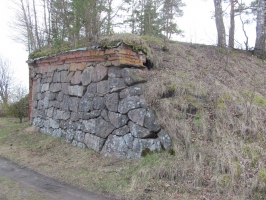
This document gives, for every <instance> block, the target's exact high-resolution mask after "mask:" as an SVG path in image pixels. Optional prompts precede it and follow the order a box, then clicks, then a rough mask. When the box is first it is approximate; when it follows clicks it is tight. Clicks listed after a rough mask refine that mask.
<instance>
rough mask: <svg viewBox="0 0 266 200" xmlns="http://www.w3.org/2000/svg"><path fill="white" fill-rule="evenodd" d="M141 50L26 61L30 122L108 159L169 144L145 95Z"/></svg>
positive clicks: (97, 51)
mask: <svg viewBox="0 0 266 200" xmlns="http://www.w3.org/2000/svg"><path fill="white" fill-rule="evenodd" d="M145 62H146V56H145V54H143V52H142V51H139V52H134V51H133V50H132V48H131V47H130V46H127V45H125V44H120V45H119V46H117V47H115V48H109V49H102V48H97V49H86V48H85V49H78V50H75V51H69V52H65V53H62V54H58V55H52V56H48V57H43V58H39V59H35V60H31V61H29V62H28V63H29V68H30V120H31V123H32V124H33V125H34V126H36V127H37V128H38V130H39V131H40V132H42V133H45V134H49V135H52V136H56V137H62V138H64V139H65V140H66V141H67V142H69V143H72V144H73V145H75V146H78V147H82V148H85V147H88V148H92V149H94V150H95V151H97V152H101V153H102V154H103V155H106V156H116V157H120V158H129V157H140V156H141V152H142V150H144V149H146V148H149V149H150V150H155V149H157V150H161V149H168V148H170V146H171V140H170V138H169V136H168V134H167V133H166V132H165V131H164V130H163V129H161V127H160V126H159V125H158V124H157V122H156V119H155V115H154V112H153V111H152V110H150V109H149V108H148V106H147V105H146V103H145V99H144V97H143V89H144V87H145V84H144V83H145V81H146V76H147V73H148V70H147V68H146V67H145V66H144V64H145Z"/></svg>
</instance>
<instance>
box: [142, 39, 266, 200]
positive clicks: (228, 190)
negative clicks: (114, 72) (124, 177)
mask: <svg viewBox="0 0 266 200" xmlns="http://www.w3.org/2000/svg"><path fill="white" fill-rule="evenodd" d="M154 53H156V55H157V60H156V62H157V65H158V68H157V69H156V70H153V71H152V75H151V78H150V81H149V83H148V87H147V88H148V89H147V91H146V93H145V94H146V97H147V99H148V100H149V103H150V106H151V107H153V109H155V110H156V111H157V112H156V113H157V116H158V118H159V121H160V123H161V124H162V125H163V126H164V127H165V128H166V129H167V130H168V132H169V134H170V135H171V137H172V138H173V139H174V140H175V142H174V149H175V151H176V158H175V159H172V160H171V161H170V163H171V164H170V166H171V167H169V168H167V167H163V168H161V169H160V168H157V169H155V170H153V171H149V173H150V174H153V175H154V176H156V177H158V178H160V177H162V178H165V179H167V180H173V181H176V182H178V183H180V185H182V187H183V188H184V189H185V190H187V189H188V188H190V189H192V190H197V188H205V189H208V190H210V191H212V192H218V193H219V194H222V195H223V196H224V197H228V198H231V197H232V196H235V197H236V198H240V199H245V198H247V199H265V195H266V193H265V191H266V190H265V186H266V173H265V172H266V151H265V148H266V143H265V141H266V84H265V83H266V62H265V61H263V60H259V59H257V58H256V57H254V56H252V55H251V54H249V53H246V52H243V51H239V50H232V51H227V50H223V49H219V48H217V47H213V46H204V45H192V44H184V43H172V44H170V45H169V52H166V53H164V52H162V51H157V52H154Z"/></svg>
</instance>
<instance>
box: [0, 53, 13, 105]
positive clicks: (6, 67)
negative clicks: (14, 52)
mask: <svg viewBox="0 0 266 200" xmlns="http://www.w3.org/2000/svg"><path fill="white" fill-rule="evenodd" d="M12 76H13V71H12V70H11V68H10V62H9V60H7V59H5V58H4V57H2V56H0V103H1V104H3V105H7V103H8V97H9V96H8V95H9V90H10V85H11V81H12Z"/></svg>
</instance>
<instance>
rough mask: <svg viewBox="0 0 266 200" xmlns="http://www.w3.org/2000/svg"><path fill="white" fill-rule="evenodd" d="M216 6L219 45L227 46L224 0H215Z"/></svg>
mask: <svg viewBox="0 0 266 200" xmlns="http://www.w3.org/2000/svg"><path fill="white" fill-rule="evenodd" d="M213 2H214V8H215V23H216V29H217V34H218V44H217V46H218V47H222V48H225V47H226V39H225V28H224V21H223V9H222V0H213Z"/></svg>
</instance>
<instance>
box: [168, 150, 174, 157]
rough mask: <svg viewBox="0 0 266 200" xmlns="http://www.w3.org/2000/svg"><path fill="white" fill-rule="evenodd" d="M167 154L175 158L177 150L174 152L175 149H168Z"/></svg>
mask: <svg viewBox="0 0 266 200" xmlns="http://www.w3.org/2000/svg"><path fill="white" fill-rule="evenodd" d="M167 152H168V153H169V154H170V155H171V156H175V150H173V149H168V150H167Z"/></svg>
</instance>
